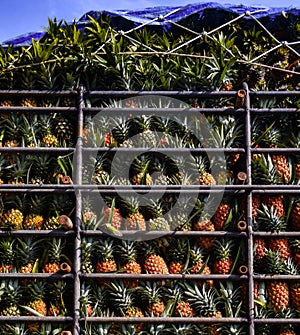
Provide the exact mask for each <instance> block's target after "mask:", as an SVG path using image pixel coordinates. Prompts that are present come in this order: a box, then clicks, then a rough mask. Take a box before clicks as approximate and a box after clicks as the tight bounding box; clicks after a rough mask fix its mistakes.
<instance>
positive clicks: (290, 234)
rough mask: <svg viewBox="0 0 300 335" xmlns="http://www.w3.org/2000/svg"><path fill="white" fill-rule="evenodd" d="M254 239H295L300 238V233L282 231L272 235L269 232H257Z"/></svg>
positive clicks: (254, 233)
mask: <svg viewBox="0 0 300 335" xmlns="http://www.w3.org/2000/svg"><path fill="white" fill-rule="evenodd" d="M252 235H253V236H254V237H256V236H260V237H270V238H274V237H295V236H299V237H300V231H281V232H278V233H271V232H267V231H255V232H253V233H252Z"/></svg>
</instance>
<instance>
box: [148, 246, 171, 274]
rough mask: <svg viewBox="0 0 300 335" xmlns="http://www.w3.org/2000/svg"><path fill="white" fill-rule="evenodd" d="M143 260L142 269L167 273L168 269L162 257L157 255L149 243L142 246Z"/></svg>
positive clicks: (152, 272) (154, 272)
mask: <svg viewBox="0 0 300 335" xmlns="http://www.w3.org/2000/svg"><path fill="white" fill-rule="evenodd" d="M144 252H145V260H144V270H145V272H146V273H149V274H169V269H168V266H167V264H166V261H165V260H164V258H163V257H162V256H161V255H159V254H158V253H157V251H156V248H155V246H154V244H153V245H151V244H147V245H145V246H144Z"/></svg>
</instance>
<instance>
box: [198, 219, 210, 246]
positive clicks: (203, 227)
mask: <svg viewBox="0 0 300 335" xmlns="http://www.w3.org/2000/svg"><path fill="white" fill-rule="evenodd" d="M194 229H195V230H196V231H215V226H214V224H213V223H212V222H211V220H205V219H204V220H198V221H197V222H196V223H195V224H194ZM213 241H214V238H213V237H202V236H199V237H197V242H198V244H199V245H200V246H201V247H202V248H204V249H210V248H211V247H212V246H213Z"/></svg>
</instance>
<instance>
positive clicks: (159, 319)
mask: <svg viewBox="0 0 300 335" xmlns="http://www.w3.org/2000/svg"><path fill="white" fill-rule="evenodd" d="M84 321H85V322H86V321H87V322H103V323H109V322H115V323H129V324H130V323H202V324H212V323H218V324H220V323H247V322H248V319H246V318H201V317H162V316H160V317H121V316H120V317H118V316H113V317H102V316H101V317H95V316H94V317H87V318H80V322H84Z"/></svg>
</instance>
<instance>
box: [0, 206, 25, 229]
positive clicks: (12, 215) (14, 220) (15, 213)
mask: <svg viewBox="0 0 300 335" xmlns="http://www.w3.org/2000/svg"><path fill="white" fill-rule="evenodd" d="M23 219H24V215H23V213H22V212H21V211H20V210H19V209H17V208H11V209H8V210H7V211H4V213H3V214H2V216H1V226H2V227H4V228H11V229H17V230H18V229H22V224H23Z"/></svg>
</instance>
